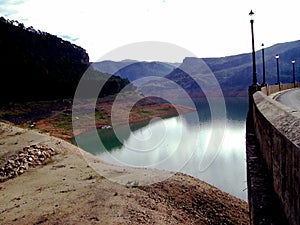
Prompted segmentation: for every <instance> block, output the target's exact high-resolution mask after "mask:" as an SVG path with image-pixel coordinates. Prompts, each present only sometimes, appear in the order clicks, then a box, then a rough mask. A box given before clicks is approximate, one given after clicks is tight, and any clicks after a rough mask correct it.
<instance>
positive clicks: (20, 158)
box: [0, 145, 57, 182]
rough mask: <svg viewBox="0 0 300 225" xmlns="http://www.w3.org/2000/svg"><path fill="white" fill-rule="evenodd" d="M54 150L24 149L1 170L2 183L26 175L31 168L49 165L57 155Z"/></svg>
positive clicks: (35, 146) (37, 147)
mask: <svg viewBox="0 0 300 225" xmlns="http://www.w3.org/2000/svg"><path fill="white" fill-rule="evenodd" d="M56 154H57V152H56V151H55V150H54V149H53V148H49V147H47V146H38V145H31V146H27V147H24V148H23V150H21V151H19V152H18V154H16V155H14V156H13V157H11V158H10V159H9V160H8V161H7V162H6V163H5V165H4V166H3V167H2V168H0V182H4V181H6V180H8V179H11V178H14V177H16V176H18V175H21V174H23V173H25V172H26V171H27V170H28V169H29V168H30V167H36V166H39V165H42V164H45V163H47V160H49V159H51V157H52V156H54V155H56Z"/></svg>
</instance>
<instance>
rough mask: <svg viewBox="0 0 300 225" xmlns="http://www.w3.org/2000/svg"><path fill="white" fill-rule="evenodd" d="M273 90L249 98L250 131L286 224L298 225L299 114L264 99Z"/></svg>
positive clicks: (270, 99)
mask: <svg viewBox="0 0 300 225" xmlns="http://www.w3.org/2000/svg"><path fill="white" fill-rule="evenodd" d="M276 86H277V85H276ZM270 87H271V88H270ZM273 87H274V86H269V87H268V90H267V88H265V87H264V88H265V89H264V88H262V91H258V92H256V93H255V94H254V95H253V105H252V107H253V120H254V128H255V133H256V136H257V139H258V142H259V147H260V150H261V152H262V154H263V157H264V159H265V161H266V163H267V166H268V170H269V173H270V174H271V175H272V177H273V186H274V189H275V192H276V194H277V196H278V198H279V200H280V201H281V203H282V205H283V207H284V211H285V214H286V217H287V219H288V220H289V223H290V224H296V225H299V224H300V188H299V187H300V112H297V111H295V110H294V109H291V108H289V107H287V106H284V105H282V104H281V103H279V102H277V101H275V100H273V99H272V98H270V97H268V96H267V95H266V93H268V94H271V92H273V91H274V92H276V88H275V87H274V88H273ZM277 87H278V86H277ZM283 88H285V89H289V88H290V86H289V85H285V86H282V89H281V90H283ZM274 92H273V93H274Z"/></svg>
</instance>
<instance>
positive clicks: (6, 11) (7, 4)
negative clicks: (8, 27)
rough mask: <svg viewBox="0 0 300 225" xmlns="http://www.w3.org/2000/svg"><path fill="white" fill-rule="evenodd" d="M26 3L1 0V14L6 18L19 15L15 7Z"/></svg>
mask: <svg viewBox="0 0 300 225" xmlns="http://www.w3.org/2000/svg"><path fill="white" fill-rule="evenodd" d="M25 2H26V0H10V1H7V0H0V14H1V15H4V16H5V17H9V16H12V15H14V14H16V13H18V10H17V9H16V8H15V6H18V5H22V4H24V3H25Z"/></svg>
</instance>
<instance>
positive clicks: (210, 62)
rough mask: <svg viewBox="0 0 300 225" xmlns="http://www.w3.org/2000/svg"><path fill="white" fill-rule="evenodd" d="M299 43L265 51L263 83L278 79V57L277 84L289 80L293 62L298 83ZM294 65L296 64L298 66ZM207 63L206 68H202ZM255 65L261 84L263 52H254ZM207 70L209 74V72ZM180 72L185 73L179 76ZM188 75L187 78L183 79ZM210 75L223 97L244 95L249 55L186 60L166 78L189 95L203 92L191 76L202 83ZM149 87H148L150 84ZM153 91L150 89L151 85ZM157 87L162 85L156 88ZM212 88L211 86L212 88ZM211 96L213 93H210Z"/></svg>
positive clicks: (249, 80)
mask: <svg viewBox="0 0 300 225" xmlns="http://www.w3.org/2000/svg"><path fill="white" fill-rule="evenodd" d="M299 49H300V41H294V42H287V43H281V44H276V45H274V46H271V47H269V48H266V49H265V64H266V81H267V83H269V84H274V83H275V82H276V77H277V67H276V60H275V55H276V54H279V56H280V58H279V68H280V81H281V82H283V83H287V82H291V81H292V64H291V61H292V60H293V59H295V60H296V76H298V81H299V80H300V75H299V74H300V66H299V65H300V50H299ZM297 62H299V63H298V64H297ZM204 64H206V65H207V66H208V67H207V66H206V65H204ZM256 64H257V65H256V66H257V76H258V82H259V83H261V82H262V52H261V50H259V51H257V52H256ZM209 69H210V71H209ZM182 71H184V72H185V74H184V73H182ZM186 74H189V76H186ZM210 74H213V75H214V76H215V77H216V79H217V80H218V82H219V84H220V86H221V88H222V91H223V94H224V95H225V96H246V95H247V90H248V86H249V85H251V84H252V54H251V53H247V54H240V55H235V56H227V57H220V58H193V57H189V58H185V59H184V61H183V63H182V64H181V65H180V67H179V69H177V70H174V71H172V72H171V73H170V74H169V75H167V76H166V77H167V78H168V79H170V80H173V81H175V82H176V83H180V85H181V86H182V87H185V88H187V90H188V92H189V93H193V94H195V93H197V92H198V93H199V95H200V96H201V95H202V94H203V93H202V92H201V90H200V89H199V88H198V87H196V86H195V85H192V83H193V82H192V81H191V78H190V77H191V76H192V77H195V78H196V79H197V80H198V81H200V82H201V83H204V82H206V81H208V80H210V79H209V76H210ZM149 85H150V84H149ZM151 85H152V88H154V87H153V84H151ZM159 86H160V88H161V87H162V84H160V85H159ZM213 88H214V87H212V89H213ZM212 94H213V92H212Z"/></svg>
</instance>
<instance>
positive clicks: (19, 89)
mask: <svg viewBox="0 0 300 225" xmlns="http://www.w3.org/2000/svg"><path fill="white" fill-rule="evenodd" d="M0 31H1V35H0V50H1V51H0V59H1V60H0V66H1V75H0V76H1V89H0V96H1V98H0V103H2V104H3V103H7V102H11V101H29V100H30V101H36V100H52V99H61V98H72V97H73V96H74V93H75V90H76V87H77V84H78V82H79V80H80V78H81V77H82V75H83V74H84V72H85V71H86V69H87V68H88V67H89V65H90V63H89V56H88V54H87V53H86V51H85V50H84V49H83V48H81V47H79V46H77V45H74V44H72V43H70V42H68V41H65V40H63V39H61V38H58V37H56V36H54V35H51V34H49V33H46V32H42V31H36V30H34V29H33V28H32V27H28V28H26V27H25V26H24V25H23V24H21V23H18V22H17V21H11V20H6V19H4V18H3V17H1V18H0ZM98 74H99V76H102V74H101V73H98ZM111 80H112V83H111V84H107V88H106V89H107V90H108V91H107V93H104V91H103V93H102V94H103V95H108V94H112V93H115V92H116V91H119V89H120V88H121V86H123V85H124V83H126V82H127V83H128V81H122V79H120V78H117V77H114V78H112V79H111ZM116 82H117V83H118V85H116V84H115V83H116ZM121 83H122V84H121ZM110 86H111V87H112V88H113V89H110ZM116 87H119V88H116Z"/></svg>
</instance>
